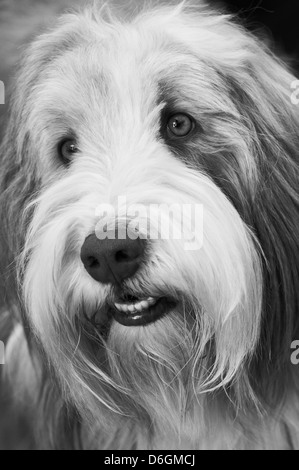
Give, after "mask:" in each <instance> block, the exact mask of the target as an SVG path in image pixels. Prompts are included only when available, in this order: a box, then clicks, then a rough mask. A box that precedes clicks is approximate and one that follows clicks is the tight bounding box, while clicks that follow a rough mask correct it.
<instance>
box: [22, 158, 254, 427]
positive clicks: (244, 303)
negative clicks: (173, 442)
mask: <svg viewBox="0 0 299 470" xmlns="http://www.w3.org/2000/svg"><path fill="white" fill-rule="evenodd" d="M177 165H178V166H179V170H180V178H179V179H178V178H176V174H175V171H174V170H173V171H172V175H171V176H169V175H168V182H169V186H168V189H167V190H165V189H163V188H159V187H155V188H146V187H145V188H144V192H143V194H145V195H146V194H147V193H149V194H156V196H157V198H159V200H160V201H161V199H162V197H163V196H164V197H166V196H167V198H166V202H167V201H168V198H169V200H173V199H172V198H173V197H176V198H177V200H179V201H180V202H181V201H182V200H184V202H188V203H190V204H195V203H198V202H199V201H200V203H201V204H203V207H204V225H203V228H204V233H203V237H204V239H203V246H202V247H201V248H200V249H199V250H197V251H185V250H184V243H183V242H184V241H183V240H155V241H154V242H150V247H151V249H150V253H149V257H148V260H147V262H146V264H145V265H144V266H143V267H142V268H141V269H140V271H138V272H137V274H136V275H135V276H134V277H133V278H132V279H129V280H127V281H125V283H124V286H123V288H124V289H126V290H127V292H129V293H130V294H131V295H134V296H135V297H137V298H143V297H146V296H152V297H155V298H159V297H162V296H165V297H167V298H170V299H173V301H174V305H175V307H173V308H172V309H171V311H170V312H168V313H167V315H165V316H164V317H163V318H161V319H160V320H158V321H156V322H155V323H152V324H149V325H147V326H144V327H132V328H127V327H125V326H123V325H120V324H118V323H117V322H115V321H114V320H113V318H111V315H110V314H109V308H108V304H107V300H108V299H109V298H111V297H113V289H112V288H111V287H110V286H104V285H101V284H100V283H97V282H95V281H93V280H92V279H91V278H90V277H89V276H88V275H87V273H86V272H85V271H84V268H83V266H82V264H81V261H80V256H79V253H80V247H81V245H82V242H83V240H84V238H85V237H86V235H87V234H88V233H90V231H92V230H94V227H95V223H96V220H95V217H94V211H95V206H96V204H97V203H98V201H99V200H101V195H96V196H94V193H93V192H92V184H94V185H95V187H97V188H98V187H99V184H98V180H97V177H96V176H95V173H90V175H89V178H88V185H85V184H84V182H82V178H81V175H82V171H80V169H78V172H77V173H75V172H74V173H73V174H72V175H70V176H68V177H67V178H65V179H63V180H62V181H60V182H58V183H56V184H54V185H52V186H51V187H50V188H49V189H47V190H46V191H44V193H43V195H42V196H41V197H40V198H39V199H38V200H37V201H36V203H35V205H36V208H35V212H34V216H33V220H32V223H31V226H30V229H29V231H28V235H27V241H26V245H25V249H24V252H23V256H22V260H21V263H20V271H21V277H22V283H23V288H24V297H25V299H26V305H27V310H28V314H29V320H30V322H31V324H32V326H33V329H34V330H35V332H36V336H37V338H38V339H39V341H40V343H41V346H42V348H43V349H44V351H45V352H46V353H47V355H48V357H49V359H50V362H51V364H52V366H53V368H54V370H55V372H56V374H57V377H58V380H59V382H60V386H61V387H62V390H63V391H64V394H65V398H66V400H71V401H72V402H73V403H75V405H76V406H77V408H79V410H80V412H81V414H83V415H84V416H85V417H86V419H87V420H90V421H94V420H98V421H99V422H101V423H102V425H103V426H104V424H105V416H106V418H107V421H106V424H107V426H108V423H109V422H110V423H111V421H113V419H112V418H111V417H115V418H116V421H118V422H119V420H120V417H121V416H123V417H126V418H130V419H131V420H132V422H133V421H135V422H136V421H138V423H139V424H140V425H142V424H145V425H146V426H145V428H146V429H152V430H153V429H156V428H157V427H158V429H159V431H161V433H162V432H164V433H165V432H167V430H169V429H172V430H173V431H174V432H175V433H180V434H184V431H183V430H184V429H186V427H188V426H189V424H190V420H191V421H192V417H193V416H194V407H196V406H197V407H198V406H199V405H198V403H200V402H201V401H202V397H203V396H204V394H205V392H207V391H211V390H216V389H219V388H220V387H225V386H226V385H229V384H230V383H231V382H232V381H233V380H234V378H235V377H236V375H237V374H240V373H241V370H242V365H243V363H244V361H246V360H247V359H248V358H249V357H250V355H251V353H252V352H253V351H254V348H255V345H256V342H257V339H258V334H259V322H260V311H261V297H262V296H261V287H262V286H261V284H262V283H261V268H260V255H259V252H258V245H257V243H256V241H255V239H254V236H253V235H252V233H251V232H250V231H249V229H248V228H247V227H246V226H245V224H244V223H243V222H242V220H241V218H240V216H239V214H238V213H237V211H236V210H235V209H234V208H233V206H232V205H231V203H230V202H229V201H228V200H227V198H226V197H225V196H224V194H223V193H222V192H221V191H220V190H219V189H218V188H217V187H216V185H215V184H214V183H213V182H212V181H211V180H210V179H209V178H207V177H206V176H203V175H202V174H200V173H199V172H197V171H195V170H190V169H188V168H186V167H184V166H183V165H181V164H179V163H177ZM173 166H174V162H173ZM166 169H167V168H165V170H166ZM160 171H161V169H160ZM183 181H187V182H188V186H187V188H188V189H186V187H184V188H183V186H181V187H180V184H181V183H183ZM171 184H172V185H173V188H174V189H173V190H171V189H169V188H171ZM66 187H72V188H73V187H76V188H77V193H76V198H74V199H73V200H67V201H66V199H65V196H64V195H65V194H68V191H66V190H65V188H66ZM179 189H181V192H179ZM162 200H163V199H162ZM135 202H143V201H140V200H138V201H135ZM243 398H244V397H243ZM199 408H200V407H199ZM200 409H201V408H200ZM96 410H98V413H99V415H98V418H96V416H97V412H96ZM197 419H198V412H197ZM188 422H189V424H188ZM157 423H158V424H157ZM192 426H193V427H194V426H195V424H194V423H193V424H192ZM195 434H196V433H195Z"/></svg>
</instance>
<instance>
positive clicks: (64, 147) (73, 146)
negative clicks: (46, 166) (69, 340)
mask: <svg viewBox="0 0 299 470" xmlns="http://www.w3.org/2000/svg"><path fill="white" fill-rule="evenodd" d="M78 150H79V148H78V145H77V141H76V140H75V139H64V140H62V141H61V142H60V143H59V145H58V153H59V157H60V158H61V160H62V161H63V162H64V163H65V164H68V163H70V162H71V161H72V159H73V156H74V154H75V153H77V152H78Z"/></svg>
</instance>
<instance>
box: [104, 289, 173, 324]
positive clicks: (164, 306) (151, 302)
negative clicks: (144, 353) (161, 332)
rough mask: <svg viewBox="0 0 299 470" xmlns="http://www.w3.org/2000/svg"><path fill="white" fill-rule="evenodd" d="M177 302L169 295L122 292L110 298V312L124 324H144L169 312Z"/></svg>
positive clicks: (116, 319)
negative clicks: (137, 294) (137, 295)
mask: <svg viewBox="0 0 299 470" xmlns="http://www.w3.org/2000/svg"><path fill="white" fill-rule="evenodd" d="M176 304H177V302H176V301H175V300H174V299H170V298H168V297H150V296H149V297H144V298H142V297H135V296H134V295H131V294H121V295H117V296H114V297H113V298H111V299H110V300H109V307H110V314H111V315H112V317H113V319H114V320H115V321H117V322H118V323H120V324H121V325H124V326H144V325H148V324H149V323H153V322H155V321H157V320H159V319H160V318H162V317H163V316H164V315H166V314H167V313H168V312H170V311H171V310H172V309H173V308H174V307H175V306H176Z"/></svg>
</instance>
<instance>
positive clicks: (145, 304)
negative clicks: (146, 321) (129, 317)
mask: <svg viewBox="0 0 299 470" xmlns="http://www.w3.org/2000/svg"><path fill="white" fill-rule="evenodd" d="M156 302H157V299H154V298H153V297H148V298H147V299H144V300H140V301H139V302H135V303H132V304H120V303H117V302H115V303H114V306H115V308H117V310H119V311H120V312H125V313H128V312H130V313H134V312H142V311H143V310H147V309H148V308H149V307H151V306H152V305H154V304H155V303H156Z"/></svg>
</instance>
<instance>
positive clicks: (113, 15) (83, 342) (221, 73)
mask: <svg viewBox="0 0 299 470" xmlns="http://www.w3.org/2000/svg"><path fill="white" fill-rule="evenodd" d="M135 10H136V9H134V8H133V9H132V11H131V12H130V13H128V12H127V11H125V13H122V12H121V11H113V10H111V9H110V8H109V7H107V6H105V5H104V6H99V5H98V3H97V2H95V4H94V5H92V6H90V7H86V8H84V9H82V11H77V12H74V13H70V14H66V15H63V16H62V17H61V18H60V19H59V20H58V22H57V23H56V25H55V27H53V29H50V30H48V31H47V32H46V33H44V34H42V35H40V36H39V37H38V38H37V39H36V40H35V41H33V43H32V44H31V45H30V47H29V48H28V49H27V52H26V54H25V56H24V58H23V60H22V64H21V66H20V69H19V72H18V76H17V80H16V83H15V86H14V92H13V97H12V100H11V110H10V116H9V119H8V122H7V125H6V129H5V132H4V135H3V138H2V143H1V152H0V158H1V175H0V190H1V195H0V212H1V227H0V230H1V244H2V254H1V273H2V284H3V285H4V286H5V292H6V294H5V297H4V299H3V302H2V303H3V308H2V310H3V314H2V315H3V318H5V321H6V328H8V329H9V330H10V339H9V342H8V345H7V360H6V362H7V364H6V366H5V371H6V373H7V379H8V380H10V382H11V387H12V388H13V389H17V390H18V392H19V394H21V395H22V396H23V400H25V401H26V403H27V407H28V410H29V413H31V419H32V420H34V428H35V431H36V435H37V436H38V439H39V446H40V447H42V448H45V447H50V448H81V447H83V448H89V449H94V448H102V449H108V448H113V449H165V448H168V449H170V448H171V449H178V448H180V449H184V448H185V449H186V448H188V449H248V448H250V449H271V448H274V449H285V448H299V401H298V393H299V391H298V383H299V382H298V368H296V366H295V365H293V364H292V363H291V360H290V355H291V349H290V348H291V343H292V341H293V340H294V339H296V338H299V331H298V318H299V288H298V287H299V284H298V283H299V197H298V183H299V165H298V148H299V112H298V107H296V106H295V105H294V104H292V101H291V83H292V82H293V81H294V77H293V76H292V74H291V73H290V72H289V71H288V70H287V66H286V65H285V64H284V63H282V62H281V61H280V60H279V59H277V58H276V57H275V56H274V55H273V54H272V53H271V52H270V50H269V49H268V48H267V47H266V46H265V45H264V44H263V43H261V42H260V41H259V40H258V39H256V38H255V37H253V36H252V35H251V34H250V33H248V32H247V31H245V29H243V27H242V26H240V25H239V24H238V23H237V22H236V21H235V20H234V19H233V18H231V17H230V16H229V15H226V14H223V13H221V12H219V11H214V10H213V9H211V8H210V7H207V6H206V5H205V4H204V3H202V2H200V4H199V5H195V6H194V5H193V6H192V5H191V4H190V3H188V2H187V3H186V2H183V3H181V4H177V3H176V4H172V5H170V6H167V5H166V6H157V7H155V6H153V7H150V8H145V9H141V10H140V11H135ZM157 205H159V207H160V206H161V207H163V208H164V209H163V211H162V219H163V221H167V223H168V225H169V226H170V228H171V229H173V230H172V233H174V232H175V233H176V234H177V231H176V230H175V229H178V228H182V217H181V216H182V208H191V209H192V208H194V207H198V206H199V207H201V208H202V224H199V225H198V224H197V222H196V221H195V222H194V220H193V219H194V217H193V216H192V215H190V213H191V212H190V213H189V216H188V215H187V219H186V218H185V219H184V220H185V222H186V220H187V222H188V221H189V222H190V224H189V225H190V230H187V231H185V230H184V227H183V231H184V236H181V237H180V236H156V237H154V236H151V234H152V232H151V229H152V227H154V228H155V229H156V233H158V235H161V233H160V232H161V231H160V227H159V226H158V225H157V220H156V218H155V217H154V215H155V214H156V213H155V212H147V213H146V214H145V213H144V212H143V213H142V211H144V209H146V210H147V209H150V208H151V207H152V206H154V207H157ZM170 205H171V206H172V212H171V214H170V213H167V210H166V209H167V207H169V206H170ZM132 207H133V208H134V211H135V212H134V211H133V212H134V213H135V217H133V212H132V210H131V209H132ZM129 209H130V211H129ZM113 210H114V212H113ZM145 212H146V211H145ZM185 212H186V211H185ZM136 214H137V215H136ZM184 214H185V213H184ZM160 215H161V214H160ZM154 219H155V220H154ZM103 221H104V222H103ZM132 221H133V222H134V226H133V228H132V227H130V231H129V230H128V225H129V224H130V223H131V222H132ZM144 222H146V223H144ZM160 222H161V220H160ZM113 223H114V228H115V227H117V228H116V229H115V230H114V235H115V234H116V236H114V238H113V236H108V234H109V233H110V231H111V230H112V228H113ZM111 227H112V228H111ZM168 228H169V227H168ZM123 229H124V230H123ZM194 229H196V230H195V232H194ZM123 232H125V236H123ZM187 232H188V233H187ZM189 232H190V233H191V232H192V234H193V235H194V237H195V238H194V239H195V242H196V243H193V244H192V243H191V245H192V246H186V239H189V238H190V237H188V236H187V235H188V234H189ZM120 233H122V236H120ZM103 234H104V236H103ZM170 235H171V234H170ZM185 235H186V236H185ZM192 240H193V239H192ZM193 241H194V240H193ZM187 245H188V244H187Z"/></svg>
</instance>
